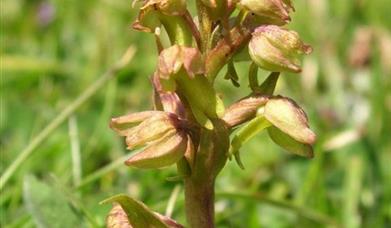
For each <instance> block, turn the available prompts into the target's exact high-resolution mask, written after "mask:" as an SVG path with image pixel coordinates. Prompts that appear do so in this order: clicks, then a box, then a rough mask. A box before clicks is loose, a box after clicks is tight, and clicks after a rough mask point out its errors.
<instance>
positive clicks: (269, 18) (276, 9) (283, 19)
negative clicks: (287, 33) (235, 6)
mask: <svg viewBox="0 0 391 228" xmlns="http://www.w3.org/2000/svg"><path fill="white" fill-rule="evenodd" d="M286 3H288V4H286ZM239 5H240V6H241V7H242V8H244V9H246V10H248V11H250V12H251V13H252V14H253V15H254V16H255V18H256V19H257V21H259V22H260V23H263V24H276V25H283V24H286V23H287V22H289V21H290V17H289V13H290V11H291V10H292V9H293V8H292V4H291V2H290V1H289V0H240V1H239Z"/></svg>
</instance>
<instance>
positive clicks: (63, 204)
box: [23, 176, 81, 228]
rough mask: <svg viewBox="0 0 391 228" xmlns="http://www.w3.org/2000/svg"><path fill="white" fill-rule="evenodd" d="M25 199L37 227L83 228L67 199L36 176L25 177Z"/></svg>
mask: <svg viewBox="0 0 391 228" xmlns="http://www.w3.org/2000/svg"><path fill="white" fill-rule="evenodd" d="M23 198H24V202H25V205H26V206H27V209H28V211H29V212H30V214H31V216H32V217H33V219H34V221H35V224H36V225H37V227H50V228H56V227H59V228H61V227H81V218H79V217H78V216H77V215H76V213H75V211H73V209H72V207H71V205H70V204H69V202H68V201H67V199H66V197H65V196H64V195H63V194H62V193H61V192H60V191H58V190H56V189H54V188H52V187H51V186H49V185H47V184H46V183H44V182H41V181H39V180H37V179H36V178H35V177H34V176H27V177H25V179H24V184H23Z"/></svg>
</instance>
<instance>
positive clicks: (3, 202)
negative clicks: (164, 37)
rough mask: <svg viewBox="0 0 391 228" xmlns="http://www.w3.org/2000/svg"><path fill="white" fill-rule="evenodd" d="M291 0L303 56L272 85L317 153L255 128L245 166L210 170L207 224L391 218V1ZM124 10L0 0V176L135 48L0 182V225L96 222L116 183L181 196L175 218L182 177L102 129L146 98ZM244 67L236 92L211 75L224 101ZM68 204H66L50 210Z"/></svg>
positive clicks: (143, 72) (146, 196) (105, 3)
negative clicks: (141, 162) (135, 159)
mask: <svg viewBox="0 0 391 228" xmlns="http://www.w3.org/2000/svg"><path fill="white" fill-rule="evenodd" d="M293 2H294V3H295V8H296V12H295V13H293V15H292V19H293V20H292V21H293V22H292V23H291V24H289V25H288V27H289V28H291V29H295V30H296V31H298V32H299V33H300V34H301V36H302V38H303V40H305V41H306V42H307V43H310V44H311V45H312V46H313V48H314V52H313V53H312V54H311V55H309V56H306V57H305V58H304V59H303V73H302V74H301V75H289V74H286V75H283V76H282V77H281V79H280V81H279V84H278V88H277V93H278V94H282V95H285V96H290V97H292V98H293V99H295V100H296V101H297V102H298V103H299V104H300V105H302V107H303V108H304V109H305V110H306V112H307V114H308V115H309V119H310V125H311V127H312V128H313V129H314V130H315V132H317V135H318V142H317V144H316V146H315V158H314V159H312V160H307V159H303V158H299V157H296V156H292V155H290V154H288V153H286V152H285V151H283V150H282V149H280V148H279V147H277V146H276V145H274V144H273V143H272V142H271V140H270V139H268V137H266V134H260V135H258V136H257V137H255V138H254V139H253V140H251V141H250V142H249V143H248V144H247V145H246V146H245V148H244V149H243V156H242V159H243V163H244V165H245V168H246V169H245V170H241V169H240V168H239V167H238V166H237V165H236V164H235V162H229V163H227V165H226V167H225V169H224V170H223V172H222V173H221V174H220V176H219V178H218V180H217V183H216V185H217V186H216V188H217V189H216V191H217V198H216V222H217V226H218V227H329V226H335V225H336V224H337V225H338V224H339V225H340V226H342V227H369V226H370V227H391V78H390V76H391V4H390V1H389V0H344V1H341V0H296V1H293ZM135 16H136V10H135V9H131V2H130V0H115V1H114V0H99V1H96V0H94V1H93V0H83V1H79V0H66V1H61V0H47V1H46V0H2V1H1V33H0V41H1V50H0V52H1V53H0V54H1V55H0V58H1V90H0V96H1V110H0V113H1V118H0V123H1V128H0V137H1V139H0V140H1V141H0V145H1V154H0V155H1V161H0V172H1V173H3V172H4V170H5V169H6V168H7V167H8V166H10V164H11V163H12V162H13V161H15V159H16V158H17V156H18V154H20V152H21V151H22V150H23V149H24V148H25V147H26V146H27V145H28V144H29V143H30V142H31V140H32V138H34V137H35V136H36V135H37V134H39V133H40V132H41V131H42V130H43V129H44V127H46V126H47V125H48V123H49V122H50V121H52V120H53V119H54V118H55V117H56V116H58V115H59V113H61V111H62V110H63V109H64V108H66V107H67V106H69V104H70V103H71V102H72V101H73V100H75V99H76V98H77V97H78V96H79V95H80V94H81V93H82V92H83V91H85V90H86V88H87V87H88V86H90V85H91V84H92V83H94V82H95V81H96V80H97V79H98V78H99V77H100V75H102V74H103V73H104V72H105V71H106V70H107V69H109V68H110V66H112V65H113V64H114V63H115V62H116V61H117V60H118V59H119V58H120V56H121V55H122V53H123V52H124V51H125V50H126V49H127V47H128V46H129V45H134V46H135V47H136V48H137V53H136V55H135V57H134V59H133V60H132V61H131V63H130V64H129V65H127V66H126V67H125V69H124V70H122V71H121V72H120V73H119V74H118V77H117V78H116V79H115V80H111V81H110V82H108V83H107V85H105V86H104V87H103V88H102V89H100V90H98V91H97V93H96V94H95V95H94V96H93V97H92V98H91V99H89V100H88V101H87V102H86V103H85V104H84V105H82V106H81V107H80V108H79V109H77V111H76V112H74V113H73V115H71V117H70V118H69V119H67V120H66V121H65V122H64V123H63V124H61V125H60V127H58V128H57V129H55V131H53V133H51V134H50V135H49V137H47V138H46V139H45V140H44V143H43V144H42V145H40V146H39V147H38V148H37V149H36V150H34V152H33V154H32V156H30V157H28V158H27V159H24V160H23V162H22V165H21V166H20V168H19V169H17V170H16V171H15V172H13V173H12V177H11V179H10V181H9V182H8V183H7V184H6V185H5V187H4V188H3V189H2V190H1V197H0V209H1V212H0V216H1V219H0V226H1V227H35V226H36V221H40V219H42V218H40V217H39V216H40V212H39V210H42V208H44V207H47V209H48V210H49V211H51V212H53V213H54V214H55V213H58V214H55V215H54V220H53V222H51V223H50V225H48V227H67V226H66V225H65V224H68V223H67V222H69V221H70V220H72V219H68V217H67V216H70V217H72V216H73V217H74V216H76V218H77V221H78V223H77V224H78V225H75V226H78V227H93V226H101V225H103V224H104V219H105V216H106V214H107V213H108V210H109V208H110V207H109V206H107V205H99V204H98V203H99V202H100V201H101V200H103V199H105V198H107V197H109V196H112V195H114V194H117V193H127V194H129V195H130V196H132V197H135V198H137V199H140V200H142V201H143V202H145V203H146V204H147V205H148V206H149V207H151V208H152V209H154V210H156V211H158V212H161V213H165V211H166V207H167V201H168V199H169V198H170V196H171V195H172V193H173V190H174V189H175V188H176V189H177V190H179V191H180V193H181V194H179V197H178V199H177V201H176V203H175V205H174V209H173V211H172V217H173V218H174V219H176V220H178V221H179V222H181V223H185V218H184V213H183V211H184V207H183V195H182V189H181V184H180V183H179V182H169V181H166V178H168V177H172V176H174V175H175V169H174V167H173V168H169V169H164V170H158V171H156V170H146V171H145V170H137V169H130V168H128V167H126V166H124V165H122V160H123V157H124V156H126V155H128V154H129V152H128V151H126V150H125V146H124V143H123V139H122V138H120V137H118V136H117V135H115V134H114V133H113V131H111V130H110V129H109V128H108V121H109V119H110V117H112V116H118V115H123V114H125V113H129V112H135V111H140V110H147V109H150V108H151V106H152V105H151V85H150V83H149V76H150V75H151V74H152V73H153V71H154V68H155V65H156V50H155V45H154V39H153V37H152V36H151V35H148V34H144V33H139V32H136V31H133V30H132V29H130V24H131V22H132V21H133V20H134V18H135ZM247 67H248V63H241V64H239V65H238V71H239V75H240V76H241V80H240V81H241V87H240V88H239V89H237V88H234V87H233V86H232V85H231V84H230V82H228V81H226V80H223V79H222V77H221V76H220V77H219V79H220V80H219V82H218V83H217V84H218V85H217V87H218V91H219V93H221V94H222V96H223V98H224V101H225V102H226V105H228V104H229V103H230V102H232V101H233V100H237V99H239V98H240V97H242V96H244V95H246V94H248V93H249V88H248V82H247V79H246V75H247V73H246V68H247ZM224 71H225V70H223V71H222V73H224ZM262 74H263V75H262V76H261V77H265V75H266V72H262ZM78 152H80V153H78ZM77 155H80V157H81V158H80V162H77ZM31 175H34V176H36V178H37V179H39V180H40V181H42V182H39V183H38V184H37V183H36V184H35V185H36V186H38V187H37V188H38V189H42V192H40V191H39V190H38V193H37V194H42V195H45V194H46V195H47V197H48V198H47V199H46V198H45V197H46V196H44V197H43V198H45V199H43V201H39V202H41V204H40V205H38V208H40V209H39V210H38V211H35V210H34V208H36V207H34V205H33V206H32V205H30V204H34V202H36V201H34V199H29V197H31V194H33V193H31V192H27V193H26V191H28V189H27V190H26V188H27V187H26V186H27V185H28V184H26V183H25V184H23V183H24V182H28V180H29V179H30V180H31V179H32V177H31ZM26 176H30V178H26ZM30 182H31V181H30ZM34 183H35V182H34V181H33V184H34ZM30 184H31V183H30ZM23 186H25V191H23ZM48 186H50V187H48ZM35 190H37V189H35ZM30 193H31V194H30ZM50 197H52V200H53V201H50ZM45 200H46V201H45ZM47 200H49V202H47ZM54 201H56V202H57V203H54ZM42 202H43V203H42ZM68 203H69V205H71V206H69V207H68V209H69V208H71V210H66V211H65V212H63V213H60V212H61V210H59V209H58V208H59V207H61V205H64V204H68ZM56 205H57V206H56ZM59 205H60V206H59ZM65 209H66V208H65ZM169 211H170V209H169ZM68 214H69V215H68ZM68 227H69V226H68Z"/></svg>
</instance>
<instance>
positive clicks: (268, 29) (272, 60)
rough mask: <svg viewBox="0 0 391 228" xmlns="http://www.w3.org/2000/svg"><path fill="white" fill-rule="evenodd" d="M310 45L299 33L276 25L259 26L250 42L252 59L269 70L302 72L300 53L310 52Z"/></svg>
mask: <svg viewBox="0 0 391 228" xmlns="http://www.w3.org/2000/svg"><path fill="white" fill-rule="evenodd" d="M311 51H312V49H311V47H310V46H309V45H306V44H304V43H303V42H302V41H301V40H300V37H299V35H298V34H297V33H296V32H294V31H290V30H286V29H283V28H280V27H278V26H275V25H267V26H260V27H258V28H257V29H256V30H255V31H254V32H253V34H252V38H251V40H250V42H249V53H250V57H251V58H252V60H253V61H254V62H255V63H256V64H257V65H258V66H259V67H261V68H263V69H265V70H269V71H275V72H280V71H288V72H294V73H297V72H300V71H301V68H300V61H299V59H298V58H297V57H298V55H299V54H302V53H304V54H309V53H310V52H311Z"/></svg>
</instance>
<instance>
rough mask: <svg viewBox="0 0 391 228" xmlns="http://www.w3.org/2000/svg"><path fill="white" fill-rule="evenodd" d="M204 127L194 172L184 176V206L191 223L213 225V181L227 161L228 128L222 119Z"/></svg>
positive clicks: (206, 227)
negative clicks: (209, 128)
mask: <svg viewBox="0 0 391 228" xmlns="http://www.w3.org/2000/svg"><path fill="white" fill-rule="evenodd" d="M213 125H214V128H213V130H206V129H202V130H201V132H200V141H199V145H198V150H197V152H196V159H195V161H196V162H195V165H194V168H193V170H192V173H191V176H189V177H187V178H185V208H186V216H187V221H188V224H189V227H191V228H199V227H202V228H213V227H214V183H215V179H216V177H217V175H218V174H219V172H220V171H221V169H222V168H223V167H224V165H225V162H226V161H227V151H228V147H229V132H228V129H227V128H226V127H225V125H224V122H223V121H221V120H217V119H215V120H213Z"/></svg>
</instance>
